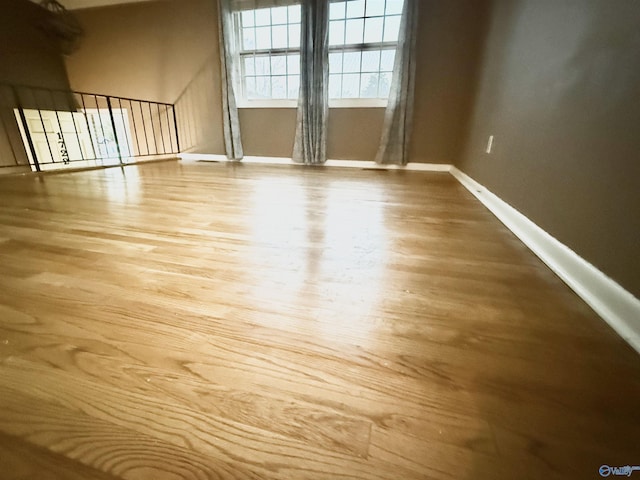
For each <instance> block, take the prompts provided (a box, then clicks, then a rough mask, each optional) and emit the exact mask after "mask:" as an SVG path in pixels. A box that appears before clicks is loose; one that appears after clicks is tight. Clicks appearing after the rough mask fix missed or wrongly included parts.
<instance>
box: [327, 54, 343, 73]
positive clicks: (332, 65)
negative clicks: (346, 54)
mask: <svg viewBox="0 0 640 480" xmlns="http://www.w3.org/2000/svg"><path fill="white" fill-rule="evenodd" d="M329 72H330V73H342V52H340V53H330V54H329Z"/></svg>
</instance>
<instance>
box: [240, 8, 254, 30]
mask: <svg viewBox="0 0 640 480" xmlns="http://www.w3.org/2000/svg"><path fill="white" fill-rule="evenodd" d="M254 25H255V22H254V19H253V10H244V11H243V12H242V26H243V27H253V26H254Z"/></svg>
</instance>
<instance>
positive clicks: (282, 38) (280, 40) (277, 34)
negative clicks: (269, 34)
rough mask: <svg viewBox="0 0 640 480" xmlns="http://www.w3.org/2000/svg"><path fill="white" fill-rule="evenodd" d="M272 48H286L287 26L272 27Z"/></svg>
mask: <svg viewBox="0 0 640 480" xmlns="http://www.w3.org/2000/svg"><path fill="white" fill-rule="evenodd" d="M273 48H287V26H286V25H280V26H277V27H273Z"/></svg>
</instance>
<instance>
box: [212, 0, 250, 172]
mask: <svg viewBox="0 0 640 480" xmlns="http://www.w3.org/2000/svg"><path fill="white" fill-rule="evenodd" d="M236 1H237V0H218V31H219V36H220V73H221V75H220V76H221V83H222V126H223V130H224V147H225V151H226V154H227V158H228V159H230V160H241V159H242V157H243V156H244V153H243V150H242V138H241V135H240V119H239V117H238V106H237V103H236V95H235V90H234V85H237V83H236V82H235V81H236V75H237V72H238V66H237V65H236V63H237V58H238V55H237V52H236V46H235V45H236V42H235V41H234V35H235V33H234V27H233V12H234V10H233V7H232V4H233V3H235V2H236Z"/></svg>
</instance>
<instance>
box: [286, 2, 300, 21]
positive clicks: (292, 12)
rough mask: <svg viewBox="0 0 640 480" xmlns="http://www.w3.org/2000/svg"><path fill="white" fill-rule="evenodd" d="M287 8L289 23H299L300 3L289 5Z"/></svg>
mask: <svg viewBox="0 0 640 480" xmlns="http://www.w3.org/2000/svg"><path fill="white" fill-rule="evenodd" d="M288 8H289V23H300V5H291V6H290V7H288Z"/></svg>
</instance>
